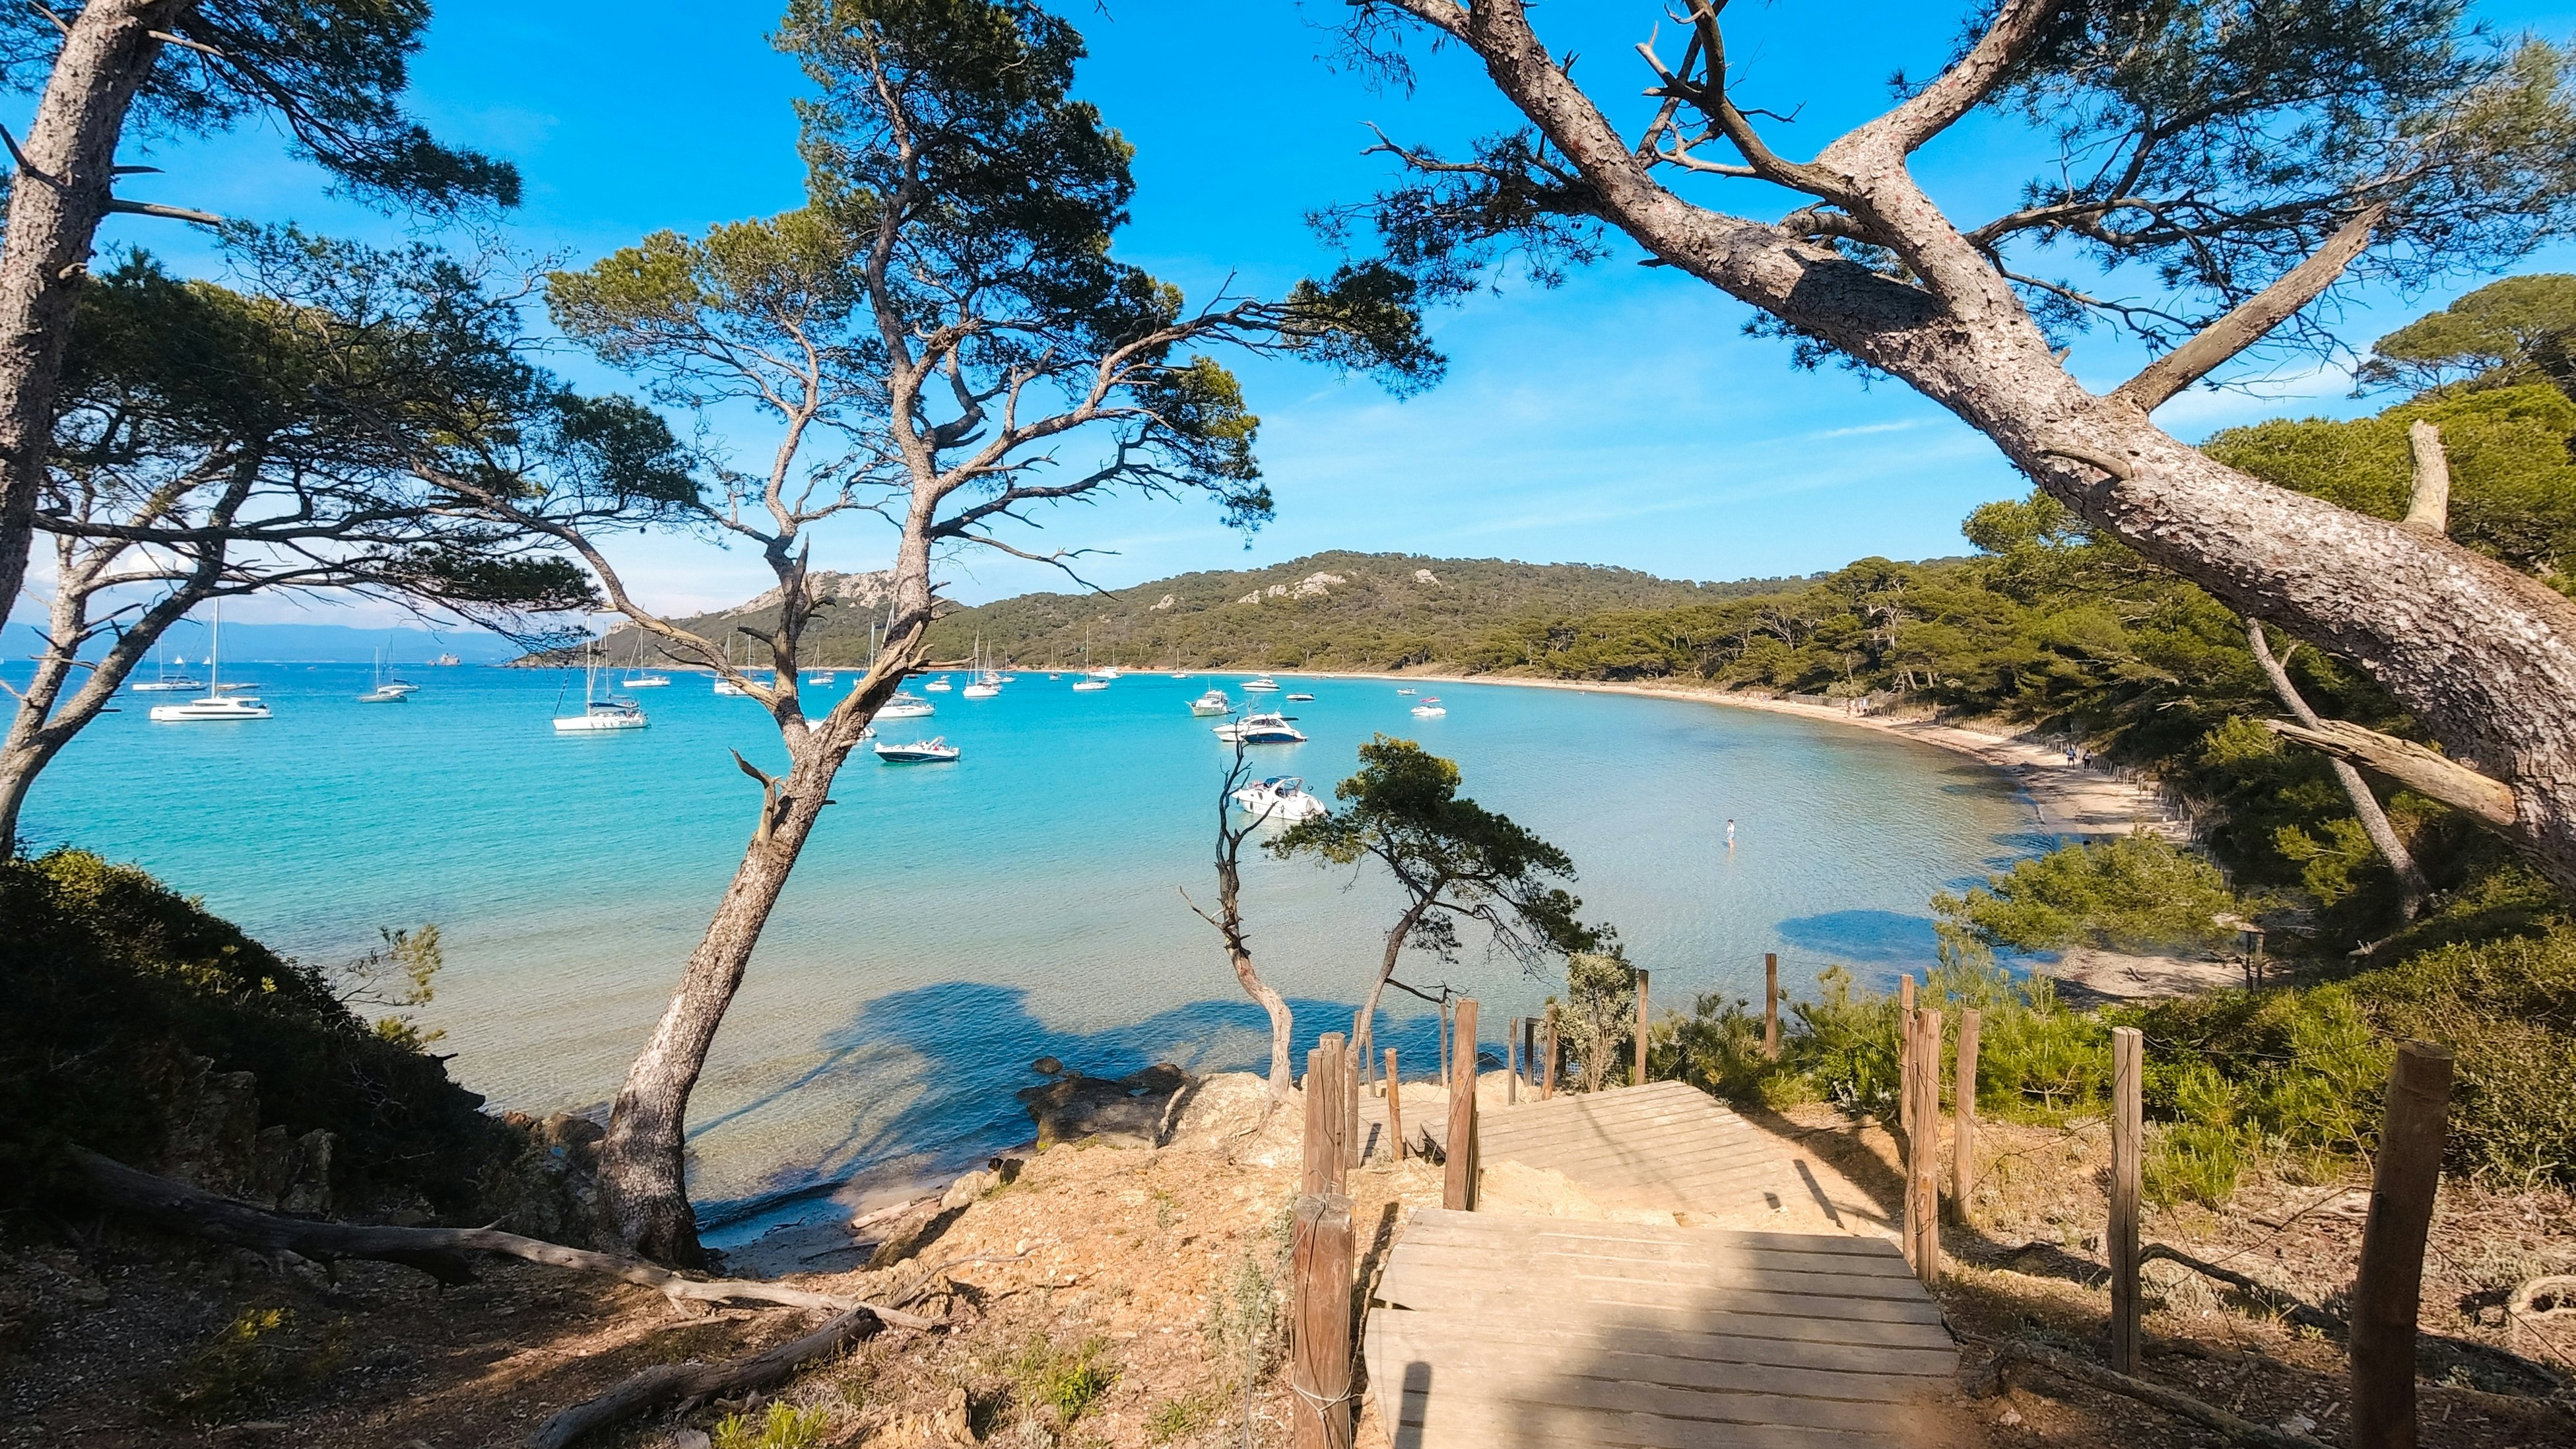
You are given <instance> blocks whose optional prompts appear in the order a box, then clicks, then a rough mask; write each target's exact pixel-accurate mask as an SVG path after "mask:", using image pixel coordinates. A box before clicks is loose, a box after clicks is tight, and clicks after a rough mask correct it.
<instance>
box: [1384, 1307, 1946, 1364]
mask: <svg viewBox="0 0 2576 1449" xmlns="http://www.w3.org/2000/svg"><path fill="white" fill-rule="evenodd" d="M1415 1322H1419V1323H1423V1324H1446V1325H1447V1326H1448V1329H1447V1331H1448V1332H1449V1334H1450V1336H1451V1337H1452V1338H1453V1339H1454V1340H1455V1341H1457V1342H1459V1343H1466V1344H1503V1345H1533V1346H1536V1347H1541V1348H1546V1349H1549V1350H1551V1351H1554V1352H1558V1353H1590V1352H1594V1351H1609V1352H1633V1353H1652V1354H1660V1355H1662V1356H1664V1357H1666V1358H1677V1359H1706V1360H1708V1361H1710V1362H1713V1363H1763V1364H1777V1365H1779V1366H1781V1367H1783V1368H1802V1369H1837V1370H1842V1371H1845V1372H1849V1373H1867V1374H1878V1375H1882V1376H1886V1377H1890V1378H1897V1379H1918V1378H1932V1379H1941V1380H1947V1379H1948V1378H1950V1377H1951V1376H1953V1375H1955V1374H1956V1373H1958V1371H1959V1350H1958V1349H1957V1347H1956V1346H1954V1345H1952V1344H1951V1343H1949V1342H1948V1341H1947V1339H1946V1337H1945V1339H1944V1340H1943V1342H1942V1343H1941V1344H1940V1345H1939V1346H1937V1347H1925V1348H1904V1347H1898V1346H1895V1345H1891V1344H1877V1343H1873V1344H1851V1343H1820V1342H1816V1341H1814V1340H1810V1339H1795V1338H1767V1337H1763V1336H1760V1335H1757V1334H1745V1333H1724V1332H1717V1331H1713V1330H1710V1331H1703V1330H1702V1329H1701V1328H1699V1327H1697V1326H1694V1325H1691V1324H1687V1323H1685V1324H1678V1325H1677V1324H1667V1323H1661V1322H1656V1323H1638V1322H1630V1321H1627V1320H1624V1319H1622V1320H1618V1321H1613V1322H1603V1323H1577V1322H1567V1321H1561V1320H1557V1319H1554V1318H1547V1319H1532V1320H1527V1321H1523V1320H1519V1319H1514V1318H1512V1317H1510V1316H1509V1315H1486V1314H1478V1315H1474V1316H1472V1317H1471V1316H1469V1315H1465V1314H1458V1313H1445V1312H1442V1313H1427V1312H1422V1311H1419V1310H1414V1309H1404V1308H1376V1309H1371V1310H1370V1311H1369V1325H1370V1326H1369V1332H1370V1333H1372V1334H1375V1333H1377V1332H1379V1331H1380V1330H1381V1328H1382V1327H1383V1328H1385V1329H1386V1330H1387V1331H1391V1332H1401V1333H1415V1332H1419V1331H1421V1330H1419V1329H1416V1328H1413V1327H1411V1326H1410V1325H1411V1324H1412V1323H1415Z"/></svg>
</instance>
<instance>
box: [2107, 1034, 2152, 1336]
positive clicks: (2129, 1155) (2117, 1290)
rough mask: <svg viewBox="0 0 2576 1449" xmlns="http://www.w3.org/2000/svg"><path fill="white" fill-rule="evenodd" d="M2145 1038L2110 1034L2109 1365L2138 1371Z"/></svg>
mask: <svg viewBox="0 0 2576 1449" xmlns="http://www.w3.org/2000/svg"><path fill="white" fill-rule="evenodd" d="M2145 1043H2146V1038H2145V1037H2143V1036H2141V1035H2140V1034H2139V1033H2138V1029H2137V1028H2136V1027H2133V1026H2122V1027H2114V1028H2113V1029H2112V1031H2111V1232H2110V1236H2109V1240H2108V1241H2107V1242H2106V1244H2105V1245H2104V1246H2105V1247H2106V1248H2107V1249H2108V1252H2109V1257H2110V1259H2111V1367H2113V1368H2115V1369H2117V1370H2119V1371H2120V1372H2121V1373H2124V1374H2134V1373H2136V1372H2137V1371H2138V1172H2139V1161H2140V1158H2141V1157H2142V1156H2143V1155H2144V1152H2145V1148H2146V1143H2145V1141H2144V1138H2145V1136H2146V1122H2145V1117H2144V1112H2143V1109H2142V1108H2141V1107H2140V1105H2139V1091H2140V1088H2141V1086H2142V1085H2143V1081H2142V1074H2143V1072H2144V1069H2145V1068H2144V1052H2145Z"/></svg>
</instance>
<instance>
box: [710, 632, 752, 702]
mask: <svg viewBox="0 0 2576 1449" xmlns="http://www.w3.org/2000/svg"><path fill="white" fill-rule="evenodd" d="M732 662H733V647H732V646H731V645H729V644H728V645H727V646H725V663H727V664H731V663H732ZM716 693H718V694H730V695H734V696H736V697H738V698H739V697H744V696H748V695H749V694H750V693H751V691H750V690H748V689H745V688H743V687H742V686H741V685H739V684H736V683H735V682H733V681H732V680H731V679H728V678H726V677H725V676H724V675H722V674H719V675H717V676H716Z"/></svg>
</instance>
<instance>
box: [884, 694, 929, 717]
mask: <svg viewBox="0 0 2576 1449" xmlns="http://www.w3.org/2000/svg"><path fill="white" fill-rule="evenodd" d="M937 713H939V707H938V706H937V705H934V704H932V703H931V702H930V701H929V700H926V699H923V698H921V697H920V696H918V695H911V694H903V693H900V692H898V693H897V694H896V695H895V697H894V698H892V699H889V700H887V701H886V702H885V703H884V704H882V705H880V706H878V708H877V714H876V717H877V718H878V719H921V718H923V717H925V716H927V715H934V714H937Z"/></svg>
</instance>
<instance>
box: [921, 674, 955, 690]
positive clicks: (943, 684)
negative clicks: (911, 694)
mask: <svg viewBox="0 0 2576 1449" xmlns="http://www.w3.org/2000/svg"><path fill="white" fill-rule="evenodd" d="M956 687H957V686H955V685H953V684H950V683H949V682H948V676H947V675H945V674H943V675H941V676H939V677H938V678H937V679H934V680H932V681H930V682H929V683H928V684H925V685H923V686H922V687H921V688H922V692H923V693H925V694H946V693H947V692H948V691H950V690H952V689H955V688H956Z"/></svg>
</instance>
